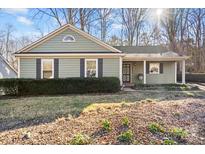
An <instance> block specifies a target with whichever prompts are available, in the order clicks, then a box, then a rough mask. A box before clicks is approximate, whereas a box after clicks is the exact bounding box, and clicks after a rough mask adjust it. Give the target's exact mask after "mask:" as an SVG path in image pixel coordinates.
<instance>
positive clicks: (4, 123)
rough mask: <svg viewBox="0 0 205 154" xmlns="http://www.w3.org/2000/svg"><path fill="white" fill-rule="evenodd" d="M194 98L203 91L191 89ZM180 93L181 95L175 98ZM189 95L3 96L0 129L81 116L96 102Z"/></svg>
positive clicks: (0, 104) (132, 93)
mask: <svg viewBox="0 0 205 154" xmlns="http://www.w3.org/2000/svg"><path fill="white" fill-rule="evenodd" d="M192 93H193V94H194V97H197V96H204V92H203V91H198V92H192ZM175 95H177V96H178V97H175ZM181 96H183V97H184V96H185V97H189V94H187V93H184V92H181V91H180V92H179V91H173V92H166V91H165V92H161V93H156V92H155V91H153V92H151V91H141V92H128V93H126V92H120V93H116V94H101V95H97V94H93V95H64V96H41V97H10V98H6V97H1V98H0V123H1V125H0V131H1V130H5V129H8V128H13V127H14V126H18V125H21V124H22V123H28V121H30V122H31V123H39V122H41V121H42V122H49V121H53V120H54V119H56V118H59V117H63V116H65V117H67V116H69V115H72V116H78V115H79V114H80V113H81V112H82V111H83V110H84V109H85V108H86V107H88V106H90V108H91V109H92V108H95V106H94V105H93V104H99V103H101V104H104V103H110V104H115V103H119V102H128V103H126V104H128V105H129V102H136V101H141V100H145V99H147V98H149V99H156V100H173V99H180V97H181Z"/></svg>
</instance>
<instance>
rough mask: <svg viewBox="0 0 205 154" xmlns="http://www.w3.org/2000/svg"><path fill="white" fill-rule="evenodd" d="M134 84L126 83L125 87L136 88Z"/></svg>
mask: <svg viewBox="0 0 205 154" xmlns="http://www.w3.org/2000/svg"><path fill="white" fill-rule="evenodd" d="M134 85H135V84H134V83H124V87H128V88H129V87H134Z"/></svg>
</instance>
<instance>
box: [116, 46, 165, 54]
mask: <svg viewBox="0 0 205 154" xmlns="http://www.w3.org/2000/svg"><path fill="white" fill-rule="evenodd" d="M114 48H116V49H118V50H120V51H122V52H123V53H126V54H159V53H164V52H167V51H168V50H167V49H166V48H164V47H162V46H114Z"/></svg>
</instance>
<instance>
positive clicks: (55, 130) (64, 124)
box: [0, 98, 205, 144]
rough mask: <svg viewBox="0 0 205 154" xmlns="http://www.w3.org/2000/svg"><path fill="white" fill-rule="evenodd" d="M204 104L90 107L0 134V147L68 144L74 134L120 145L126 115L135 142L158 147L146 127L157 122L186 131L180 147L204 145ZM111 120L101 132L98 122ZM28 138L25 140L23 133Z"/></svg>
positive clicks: (94, 141)
mask: <svg viewBox="0 0 205 154" xmlns="http://www.w3.org/2000/svg"><path fill="white" fill-rule="evenodd" d="M204 111H205V102H204V100H203V99H194V98H193V99H184V100H177V101H161V102H156V101H150V100H147V101H141V102H135V103H118V104H116V103H115V104H94V105H91V106H88V107H87V108H85V109H84V110H83V112H82V113H81V114H80V116H79V117H77V118H70V117H69V118H60V119H56V121H54V122H52V123H45V124H41V125H37V126H31V127H27V128H20V129H15V130H10V131H4V132H1V133H0V144H69V141H70V140H71V139H72V137H73V136H74V135H75V134H77V133H84V134H87V135H89V136H90V137H91V138H92V143H91V144H122V143H119V142H118V141H117V137H118V135H119V134H120V133H121V132H122V131H123V130H124V129H125V128H123V127H122V118H123V117H124V116H127V117H128V118H129V121H130V125H129V128H130V129H132V130H133V132H134V138H135V143H138V144H162V138H161V137H160V136H157V135H155V134H152V133H151V132H150V131H149V130H148V128H147V126H148V125H149V124H150V123H152V122H157V123H159V124H161V125H163V127H165V128H166V129H167V130H169V129H170V128H173V127H181V128H184V129H186V130H187V131H188V136H187V137H186V139H185V142H184V143H183V144H205V139H204V138H205V127H204V126H205V112H204ZM104 119H108V120H109V121H111V127H112V130H111V131H110V132H107V133H106V132H104V131H103V130H102V121H103V120H104ZM28 133H29V137H28V138H25V134H28Z"/></svg>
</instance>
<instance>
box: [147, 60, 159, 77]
mask: <svg viewBox="0 0 205 154" xmlns="http://www.w3.org/2000/svg"><path fill="white" fill-rule="evenodd" d="M151 64H159V71H158V72H157V73H151V72H150V68H151V67H150V65H151ZM149 74H152V75H158V74H160V63H157V62H155V63H149Z"/></svg>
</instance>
